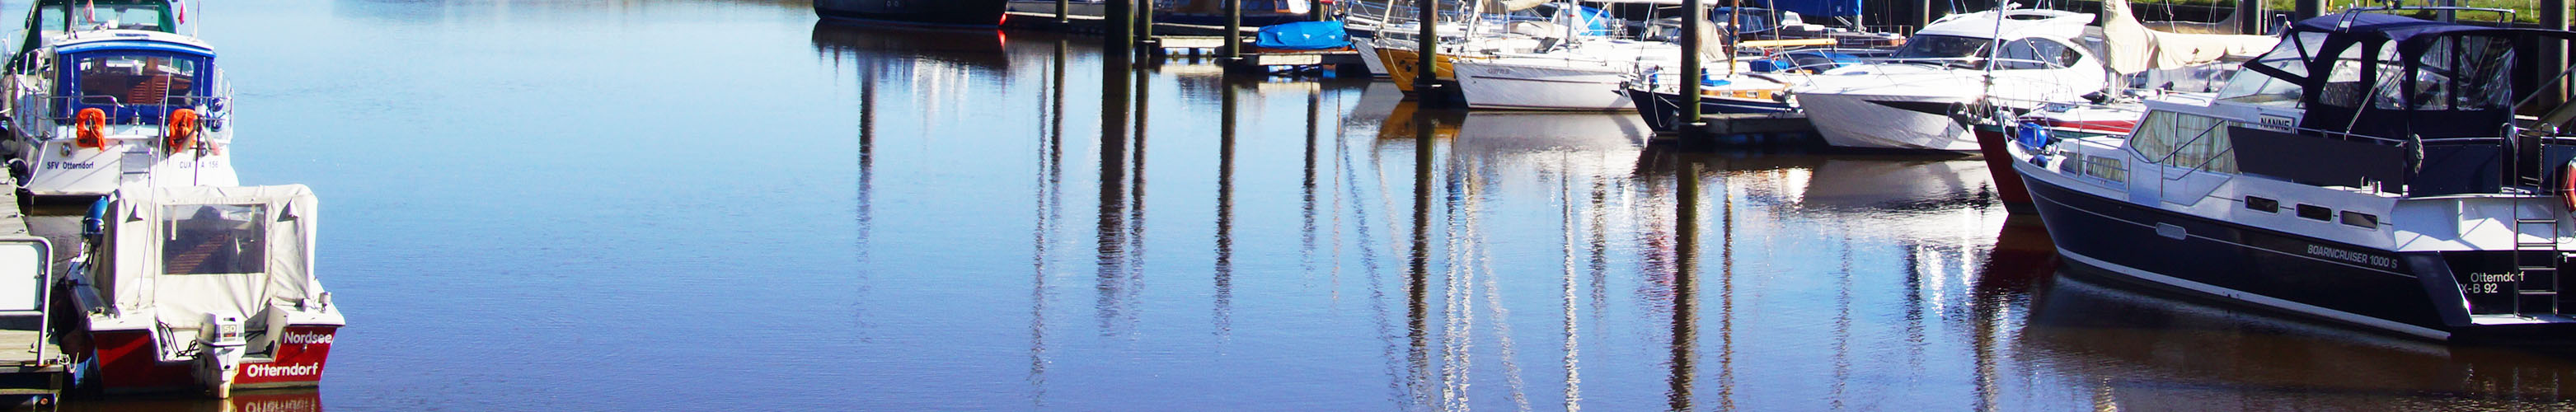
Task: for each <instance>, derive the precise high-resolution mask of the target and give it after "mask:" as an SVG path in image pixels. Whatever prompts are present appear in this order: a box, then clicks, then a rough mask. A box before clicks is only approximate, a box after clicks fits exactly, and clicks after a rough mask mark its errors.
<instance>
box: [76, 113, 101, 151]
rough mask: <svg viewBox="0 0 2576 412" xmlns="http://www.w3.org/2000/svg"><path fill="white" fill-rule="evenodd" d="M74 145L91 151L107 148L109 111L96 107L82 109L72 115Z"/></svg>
mask: <svg viewBox="0 0 2576 412" xmlns="http://www.w3.org/2000/svg"><path fill="white" fill-rule="evenodd" d="M72 130H73V132H74V134H73V135H72V144H75V145H80V147H87V148H91V149H106V148H107V111H106V110H99V109H98V108H96V107H92V108H87V109H80V113H79V114H75V115H72Z"/></svg>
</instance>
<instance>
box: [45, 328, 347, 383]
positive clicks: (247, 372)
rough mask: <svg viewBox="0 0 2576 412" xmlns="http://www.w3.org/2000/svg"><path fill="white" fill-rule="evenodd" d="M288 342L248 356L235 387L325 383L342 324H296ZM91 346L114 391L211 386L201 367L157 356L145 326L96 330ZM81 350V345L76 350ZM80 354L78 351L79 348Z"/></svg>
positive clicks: (285, 338)
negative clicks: (264, 356) (261, 356)
mask: <svg viewBox="0 0 2576 412" xmlns="http://www.w3.org/2000/svg"><path fill="white" fill-rule="evenodd" d="M285 333H286V336H283V337H281V338H280V340H281V341H283V342H284V343H282V344H280V345H278V348H277V351H276V353H274V355H276V356H275V358H274V359H273V360H268V361H264V362H263V361H259V360H258V359H256V358H253V359H245V360H243V362H242V366H241V369H239V370H236V371H234V375H233V387H236V388H280V387H306V386H318V385H321V384H322V369H323V365H325V364H326V363H327V362H328V361H329V360H330V358H331V341H332V340H333V338H334V337H336V336H338V334H339V327H337V326H290V327H287V328H286V332H285ZM88 340H89V342H88V344H89V345H88V346H89V347H90V348H89V349H90V351H91V353H92V354H93V356H95V358H93V359H92V360H91V361H92V362H96V363H97V369H96V370H95V371H96V373H97V374H98V377H97V379H96V380H95V381H94V382H95V383H96V384H97V385H98V387H99V388H100V389H101V390H105V391H108V392H119V393H125V392H155V391H194V390H200V389H203V388H204V387H205V386H204V385H201V384H198V383H197V378H196V376H195V375H194V374H193V371H194V370H195V368H196V366H195V365H194V364H193V363H191V362H188V361H162V360H159V359H154V355H153V351H154V349H153V346H152V345H153V344H152V336H151V333H150V332H147V331H142V330H114V331H94V332H90V333H89V339H88ZM70 349H73V350H75V351H77V350H79V348H70ZM74 353H78V352H74Z"/></svg>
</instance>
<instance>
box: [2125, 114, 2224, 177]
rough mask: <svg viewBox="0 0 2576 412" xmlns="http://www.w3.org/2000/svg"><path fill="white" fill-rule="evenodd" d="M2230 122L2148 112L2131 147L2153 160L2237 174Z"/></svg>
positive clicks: (2205, 117)
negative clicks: (2228, 130) (2228, 131)
mask: <svg viewBox="0 0 2576 412" xmlns="http://www.w3.org/2000/svg"><path fill="white" fill-rule="evenodd" d="M2233 146H2234V143H2233V141H2231V140H2229V139H2228V136H2227V121H2225V120H2219V119H2218V118H2214V117H2209V116H2201V115H2194V114H2183V113H2176V112H2168V111H2153V112H2148V113H2147V118H2146V119H2145V120H2142V121H2139V122H2138V128H2137V131H2136V132H2134V133H2132V134H2131V135H2130V137H2129V147H2131V148H2134V149H2136V150H2137V151H2138V154H2139V155H2143V156H2145V157H2146V161H2147V162H2150V163H2156V164H2162V165H2166V166H2175V167H2183V168H2191V169H2204V170H2208V171H2211V172H2218V173H2237V170H2236V153H2235V151H2234V150H2232V149H2233Z"/></svg>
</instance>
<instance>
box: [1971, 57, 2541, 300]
mask: <svg viewBox="0 0 2576 412" xmlns="http://www.w3.org/2000/svg"><path fill="white" fill-rule="evenodd" d="M2390 11H2392V9H2360V10H2353V11H2346V12H2344V13H2343V14H2340V15H2329V16H2324V17H2318V18H2312V19H2307V20H2304V21H2300V22H2298V23H2296V24H2294V25H2293V26H2292V27H2291V28H2289V30H2288V31H2287V32H2286V33H2285V34H2284V35H2283V36H2282V38H2281V40H2280V42H2279V44H2278V45H2277V46H2275V47H2274V48H2273V49H2272V50H2271V51H2270V52H2268V53H2265V54H2263V55H2261V56H2260V57H2257V58H2256V59H2255V60H2253V61H2251V62H2248V63H2245V64H2244V66H2243V68H2242V69H2241V70H2239V71H2237V72H2236V74H2235V76H2234V77H2233V78H2232V79H2230V80H2228V81H2227V83H2226V84H2225V85H2224V86H2222V87H2221V88H2220V91H2219V92H2217V93H2215V94H2179V95H2168V96H2164V97H2160V98H2155V99H2151V100H2148V101H2147V102H2146V105H2145V108H2146V111H2145V112H2146V114H2145V115H2144V116H2143V118H2142V119H2141V120H2140V121H2139V122H2138V123H2137V125H2136V127H2135V129H2134V131H2133V132H2132V133H2131V134H2128V135H2125V136H2124V135H2120V134H2108V135H2099V136H2088V137H2066V136H2049V135H2048V134H2047V133H2039V132H2030V133H2020V134H2018V135H2020V136H2023V138H2020V139H2016V140H2015V141H2014V142H2012V143H2010V144H2008V145H2007V146H2008V152H2009V153H2010V155H2011V162H2010V163H2011V165H2012V167H2013V168H2015V169H2016V171H2017V172H2019V174H2020V175H2021V177H2022V180H2023V181H2025V182H2026V183H2027V185H2028V187H2029V191H2030V194H2031V196H2032V198H2033V200H2034V202H2033V203H2034V205H2035V206H2036V209H2037V210H2038V212H2039V214H2040V217H2041V219H2043V220H2045V221H2046V223H2047V227H2048V231H2049V235H2050V237H2052V238H2053V239H2054V240H2055V242H2056V245H2057V248H2058V251H2059V253H2060V254H2061V255H2062V256H2064V257H2065V258H2066V259H2067V260H2068V261H2070V262H2072V263H2076V264H2079V265H2082V266H2089V267H2093V268H2098V269H2102V272H2108V274H2110V275H2111V277H2113V278H2116V279H2122V280H2131V281H2136V282H2139V283H2143V284H2149V285H2154V286H2160V287H2163V288H2168V289H2175V290H2180V291H2185V292H2189V293H2196V294H2201V295H2206V296H2211V297H2215V298H2217V299H2220V300H2226V301H2234V302H2239V303H2244V304H2249V305H2253V306H2259V307H2265V308H2270V309H2276V310H2279V311H2284V312H2289V313H2296V314H2303V315H2308V316H2313V317H2316V318H2321V319H2326V320H2331V321H2337V322H2342V323H2349V324H2353V325H2359V326H2363V327H2369V328H2375V329H2380V330H2385V331H2391V332H2395V333H2401V334H2406V335H2414V336H2419V337H2423V338H2429V339H2437V340H2499V341H2551V342H2565V341H2569V340H2576V317H2571V316H2569V315H2570V314H2576V300H2571V299H2570V298H2569V296H2568V295H2567V293H2568V292H2570V291H2566V290H2565V287H2567V286H2569V285H2568V284H2566V283H2565V282H2563V281H2562V278H2561V273H2562V272H2563V271H2564V270H2566V269H2568V268H2569V266H2570V261H2569V259H2568V257H2569V254H2568V251H2569V250H2570V248H2571V247H2576V232H2571V229H2576V227H2571V226H2576V221H2571V220H2570V216H2571V215H2576V212H2571V211H2576V162H2571V159H2576V139H2571V137H2570V136H2568V135H2565V134H2562V133H2560V132H2559V129H2560V127H2562V126H2563V125H2565V124H2566V123H2568V121H2569V120H2571V119H2576V106H2566V105H2561V106H2556V107H2554V108H2553V107H2548V106H2542V105H2540V104H2537V103H2535V102H2539V103H2548V104H2559V103H2558V102H2563V101H2566V100H2567V97H2568V96H2567V95H2565V94H2564V92H2552V91H2549V90H2551V88H2550V87H2548V86H2550V85H2559V84H2566V81H2567V80H2568V79H2566V76H2567V74H2566V70H2565V69H2564V68H2561V67H2555V65H2554V64H2551V63H2544V62H2542V60H2541V59H2540V58H2539V56H2542V55H2543V54H2542V53H2540V51H2541V50H2543V48H2551V47H2564V45H2566V44H2567V43H2569V42H2570V40H2576V33H2571V32H2568V31H2560V30H2540V29H2516V28H2494V27H2484V26H2476V25H2467V24H2458V23H2452V22H2439V21H2428V20H2421V19H2416V18H2410V17H2403V16H2398V15H2392V14H2386V13H2387V12H2390ZM2394 11H2396V12H2400V13H2418V14H2424V15H2434V14H2450V13H2469V12H2471V11H2498V10H2480V9H2462V8H2412V9H2394ZM2518 113H2520V114H2525V115H2517V114H2518ZM2541 113H2545V115H2540V116H2528V114H2541Z"/></svg>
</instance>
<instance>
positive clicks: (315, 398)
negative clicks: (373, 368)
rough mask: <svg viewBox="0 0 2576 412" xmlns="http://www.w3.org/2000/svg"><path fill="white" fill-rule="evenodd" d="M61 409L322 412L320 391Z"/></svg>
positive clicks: (76, 403) (78, 403)
mask: <svg viewBox="0 0 2576 412" xmlns="http://www.w3.org/2000/svg"><path fill="white" fill-rule="evenodd" d="M57 410H61V411H73V412H123V411H154V412H177V411H186V412H234V411H241V412H322V410H323V408H322V392H320V391H316V390H309V389H308V390H261V391H242V392H234V393H233V397H232V398H229V399H204V398H196V397H182V396H143V397H129V398H123V399H118V400H116V401H115V402H112V403H102V402H84V401H82V400H79V399H74V400H72V401H70V402H65V403H64V404H63V405H62V407H61V408H58V409H57Z"/></svg>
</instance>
